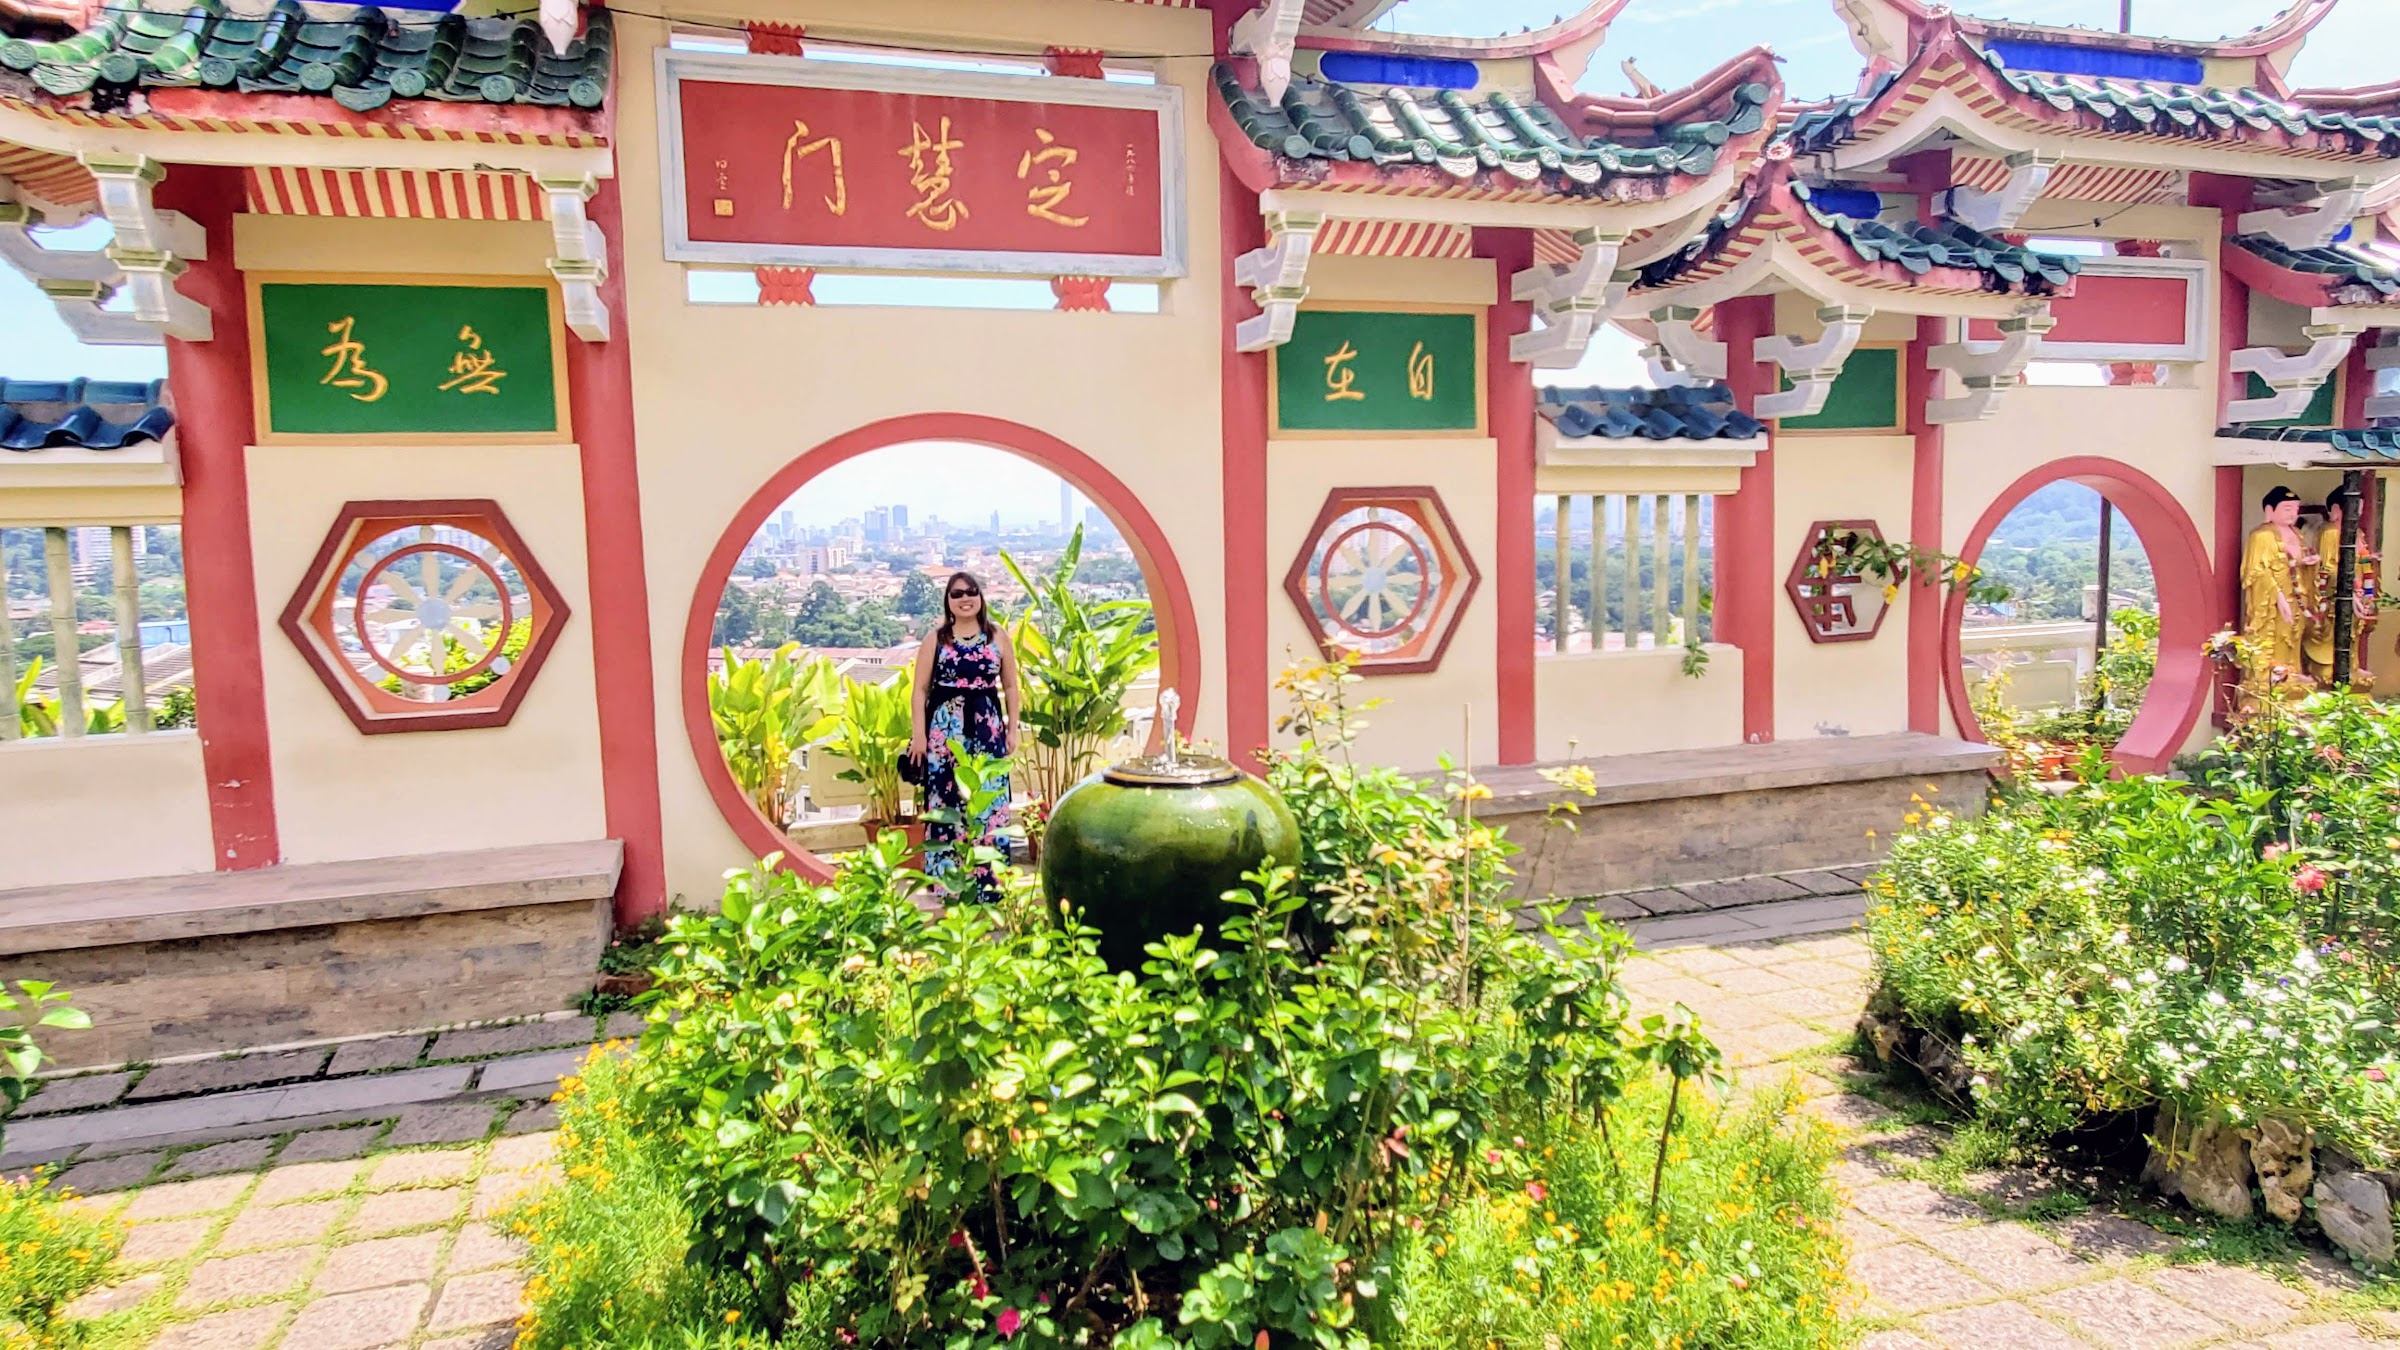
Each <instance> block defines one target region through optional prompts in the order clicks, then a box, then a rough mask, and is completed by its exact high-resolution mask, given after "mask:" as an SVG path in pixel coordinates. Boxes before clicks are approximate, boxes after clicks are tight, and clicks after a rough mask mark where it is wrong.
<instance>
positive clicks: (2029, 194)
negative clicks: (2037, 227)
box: [1934, 150, 2060, 234]
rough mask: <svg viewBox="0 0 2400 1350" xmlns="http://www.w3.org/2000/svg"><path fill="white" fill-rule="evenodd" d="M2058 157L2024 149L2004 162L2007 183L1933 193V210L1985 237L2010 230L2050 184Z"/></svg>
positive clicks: (2045, 152) (2042, 151) (2049, 153)
mask: <svg viewBox="0 0 2400 1350" xmlns="http://www.w3.org/2000/svg"><path fill="white" fill-rule="evenodd" d="M2059 160H2060V156H2059V155H2057V154H2055V153H2053V152H2051V151H2048V150H2025V151H2020V152H2018V153H2017V154H2013V155H2010V156H2009V157H2008V159H2007V161H2006V162H2007V164H2008V181H2007V182H2005V183H2002V184H2001V185H2000V186H1999V187H1997V188H1993V189H1988V190H1987V189H1984V188H1974V187H1954V188H1949V189H1947V190H1945V191H1943V192H1940V193H1937V194H1935V197H1934V209H1935V210H1937V211H1940V212H1941V213H1942V214H1944V215H1946V216H1948V217H1950V218H1951V219H1952V220H1955V221H1958V222H1960V223H1962V224H1965V225H1971V226H1973V227H1975V228H1976V229H1978V230H1982V231H1983V232H1984V233H1986V234H1990V233H1993V232H1996V231H1999V230H2007V229H2013V228H2015V226H2016V223H2017V222H2018V221H2020V220H2023V219H2024V218H2025V213H2026V212H2027V211H2028V210H2030V209H2032V207H2033V204H2034V203H2035V202H2037V201H2039V200H2041V196H2042V189H2043V188H2046V187H2048V186H2049V185H2050V175H2051V174H2053V173H2055V172H2057V170H2058V165H2059Z"/></svg>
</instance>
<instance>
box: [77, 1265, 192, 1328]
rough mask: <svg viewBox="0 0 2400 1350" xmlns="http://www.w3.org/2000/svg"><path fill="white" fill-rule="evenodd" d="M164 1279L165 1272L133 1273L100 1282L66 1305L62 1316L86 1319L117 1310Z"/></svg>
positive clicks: (139, 1298)
mask: <svg viewBox="0 0 2400 1350" xmlns="http://www.w3.org/2000/svg"><path fill="white" fill-rule="evenodd" d="M166 1282H167V1277H166V1274H165V1272H163V1271H162V1272H155V1273H152V1274H149V1275H136V1276H135V1277H133V1278H132V1279H130V1280H120V1281H118V1282H117V1283H115V1284H110V1285H103V1286H102V1287H100V1288H98V1289H94V1290H92V1291H91V1292H90V1293H87V1294H85V1295H84V1296H83V1297H81V1298H78V1299H76V1300H75V1301H74V1302H73V1303H70V1304H68V1305H67V1306H66V1309H65V1312H66V1315H67V1316H68V1317H70V1318H73V1319H75V1320H76V1321H81V1322H88V1321H90V1320H92V1319H93V1318H96V1317H106V1316H108V1315H109V1314H110V1313H120V1312H123V1311H125V1310H126V1309H127V1308H131V1307H134V1306H136V1305H137V1304H139V1303H141V1302H142V1301H143V1300H145V1299H147V1298H149V1297H150V1296H151V1295H152V1294H155V1293H157V1292H158V1290H159V1286H161V1285H163V1284H165V1283H166Z"/></svg>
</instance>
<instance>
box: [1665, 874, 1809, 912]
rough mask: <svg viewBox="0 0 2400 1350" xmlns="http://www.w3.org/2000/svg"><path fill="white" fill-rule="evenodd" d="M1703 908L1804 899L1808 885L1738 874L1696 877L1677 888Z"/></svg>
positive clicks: (1781, 878) (1732, 907)
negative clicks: (1720, 877)
mask: <svg viewBox="0 0 2400 1350" xmlns="http://www.w3.org/2000/svg"><path fill="white" fill-rule="evenodd" d="M1675 889H1676V890H1679V891H1681V892H1683V893H1684V894H1685V895H1688V896H1690V897H1691V898H1692V899H1694V900H1696V901H1698V902H1699V903H1700V906H1701V908H1703V909H1738V908H1741V907H1742V906H1744V905H1764V904H1768V903H1771V902H1773V901H1777V900H1799V899H1805V898H1806V897H1807V896H1808V894H1809V891H1808V888H1806V887H1804V886H1802V885H1800V884H1799V883H1798V882H1795V881H1789V880H1786V879H1785V878H1783V877H1738V878H1736V879H1734V880H1731V881H1695V882H1691V883H1689V884H1687V885H1682V886H1678V887H1676V888H1675Z"/></svg>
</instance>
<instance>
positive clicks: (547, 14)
mask: <svg viewBox="0 0 2400 1350" xmlns="http://www.w3.org/2000/svg"><path fill="white" fill-rule="evenodd" d="M582 9H583V5H582V2H581V0H541V8H540V10H539V11H538V13H539V17H540V19H541V24H542V36H543V37H544V38H546V39H548V40H549V43H550V54H551V55H553V56H565V55H566V54H567V44H569V43H571V42H573V41H574V40H575V34H576V33H577V32H578V31H579V30H581V29H582V27H583V15H582V13H581V11H582Z"/></svg>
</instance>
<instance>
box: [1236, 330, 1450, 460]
mask: <svg viewBox="0 0 2400 1350" xmlns="http://www.w3.org/2000/svg"><path fill="white" fill-rule="evenodd" d="M1275 429H1276V430H1277V431H1278V432H1282V433H1285V434H1296V435H1314V436H1374V435H1418V436H1422V435H1469V436H1472V435H1480V434H1482V431H1483V315H1482V314H1481V313H1480V312H1478V311H1445V310H1414V309H1303V310H1301V311H1300V313H1299V316H1298V318H1297V319H1296V321H1295V322H1294V323H1293V324H1292V340H1291V341H1290V342H1287V343H1285V344H1283V345H1282V346H1280V347H1277V348H1275Z"/></svg>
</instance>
